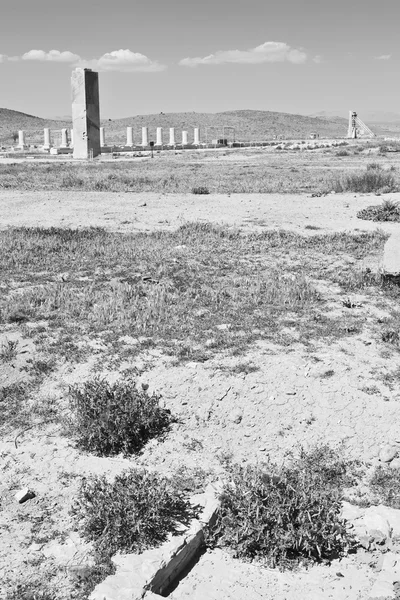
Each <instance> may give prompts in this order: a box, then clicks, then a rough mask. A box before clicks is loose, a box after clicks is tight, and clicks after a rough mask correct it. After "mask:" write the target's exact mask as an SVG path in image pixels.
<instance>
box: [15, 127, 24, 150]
mask: <svg viewBox="0 0 400 600" xmlns="http://www.w3.org/2000/svg"><path fill="white" fill-rule="evenodd" d="M17 148H20V149H21V150H23V149H24V148H26V144H25V131H18V146H17Z"/></svg>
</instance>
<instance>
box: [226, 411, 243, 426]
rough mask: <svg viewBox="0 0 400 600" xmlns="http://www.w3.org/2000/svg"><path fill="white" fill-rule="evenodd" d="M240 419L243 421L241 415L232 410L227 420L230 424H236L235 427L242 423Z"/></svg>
mask: <svg viewBox="0 0 400 600" xmlns="http://www.w3.org/2000/svg"><path fill="white" fill-rule="evenodd" d="M242 419H243V413H242V411H241V410H239V409H236V410H234V411H233V412H231V414H230V415H229V420H230V421H232V423H236V425H239V423H240V422H241V421H242Z"/></svg>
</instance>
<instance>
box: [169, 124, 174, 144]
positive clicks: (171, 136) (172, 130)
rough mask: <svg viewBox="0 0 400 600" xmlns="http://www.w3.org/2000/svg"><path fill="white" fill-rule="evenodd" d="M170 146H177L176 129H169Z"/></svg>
mask: <svg viewBox="0 0 400 600" xmlns="http://www.w3.org/2000/svg"><path fill="white" fill-rule="evenodd" d="M169 145H170V146H175V128H174V127H170V128H169Z"/></svg>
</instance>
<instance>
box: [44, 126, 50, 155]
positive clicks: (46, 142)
mask: <svg viewBox="0 0 400 600" xmlns="http://www.w3.org/2000/svg"><path fill="white" fill-rule="evenodd" d="M43 133H44V144H43V150H50V148H51V141H50V129H48V128H46V129H43Z"/></svg>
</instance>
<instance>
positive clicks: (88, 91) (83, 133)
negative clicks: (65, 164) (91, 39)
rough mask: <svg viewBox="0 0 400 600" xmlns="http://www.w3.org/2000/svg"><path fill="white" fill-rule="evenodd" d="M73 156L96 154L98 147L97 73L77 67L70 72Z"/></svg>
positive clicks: (82, 156)
mask: <svg viewBox="0 0 400 600" xmlns="http://www.w3.org/2000/svg"><path fill="white" fill-rule="evenodd" d="M71 85H72V121H73V126H74V158H84V159H88V158H90V157H91V156H93V157H94V156H98V155H99V154H100V152H101V149H100V103H99V74H98V73H96V72H95V71H92V70H91V69H82V68H81V67H78V68H77V69H75V71H73V72H72V78H71Z"/></svg>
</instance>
